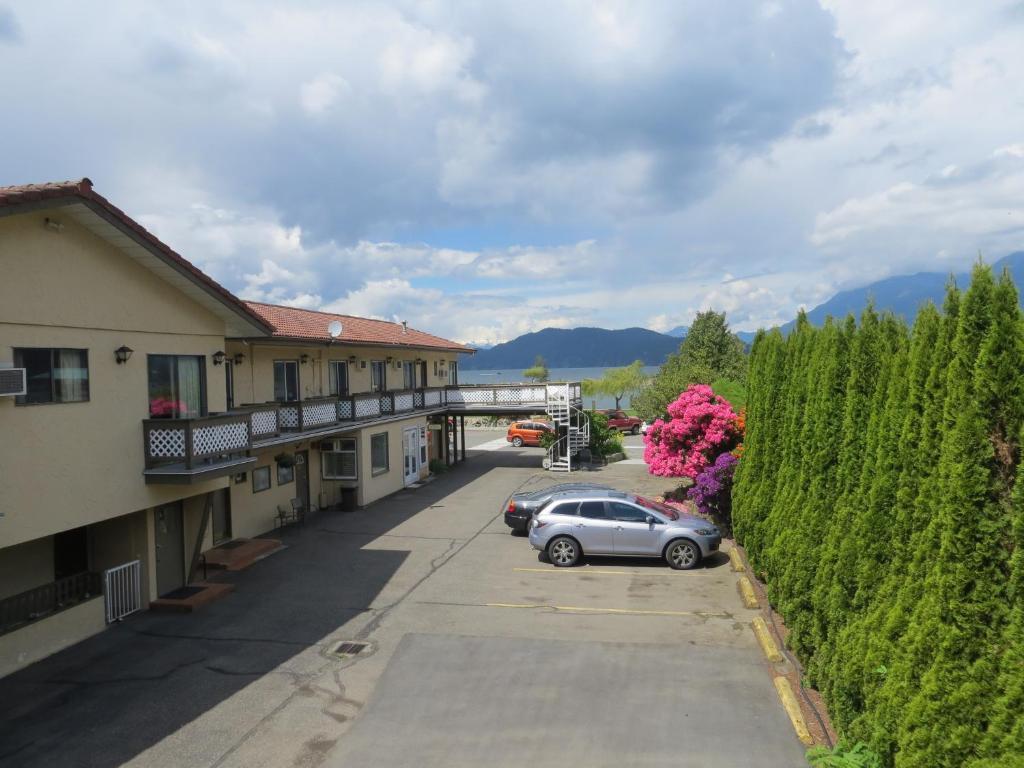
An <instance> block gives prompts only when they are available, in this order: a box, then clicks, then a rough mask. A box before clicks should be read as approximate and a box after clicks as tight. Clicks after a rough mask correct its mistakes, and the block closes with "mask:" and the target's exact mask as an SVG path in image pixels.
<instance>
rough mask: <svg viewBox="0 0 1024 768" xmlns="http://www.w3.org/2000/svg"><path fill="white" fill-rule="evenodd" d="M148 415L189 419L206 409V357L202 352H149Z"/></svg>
mask: <svg viewBox="0 0 1024 768" xmlns="http://www.w3.org/2000/svg"><path fill="white" fill-rule="evenodd" d="M147 365H148V368H149V415H150V416H151V417H152V418H154V419H187V418H192V417H194V416H202V415H204V414H205V413H206V359H205V358H204V357H202V356H200V355H149V356H148V357H147Z"/></svg>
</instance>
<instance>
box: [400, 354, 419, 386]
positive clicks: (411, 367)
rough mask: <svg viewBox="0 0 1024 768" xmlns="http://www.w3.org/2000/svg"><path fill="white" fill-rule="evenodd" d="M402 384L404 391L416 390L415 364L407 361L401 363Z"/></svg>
mask: <svg viewBox="0 0 1024 768" xmlns="http://www.w3.org/2000/svg"><path fill="white" fill-rule="evenodd" d="M402 379H403V381H402V384H403V386H404V387H405V388H406V389H415V388H416V363H414V362H412V361H411V360H407V361H405V362H404V363H402Z"/></svg>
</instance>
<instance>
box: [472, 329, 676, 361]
mask: <svg viewBox="0 0 1024 768" xmlns="http://www.w3.org/2000/svg"><path fill="white" fill-rule="evenodd" d="M677 349H679V339H677V338H673V337H671V336H666V335H665V334H663V333H658V332H656V331H650V330H648V329H646V328H623V329H621V330H617V331H610V330H607V329H605V328H545V329H544V330H542V331H536V332H534V333H527V334H524V335H523V336H519V337H517V338H515V339H512V340H511V341H506V342H505V343H504V344H495V345H494V346H493V347H491V348H490V349H479V350H478V351H477V353H476V354H475V355H472V356H470V357H467V358H464V359H463V360H461V361H459V367H460V368H461V369H462V370H478V371H479V370H485V371H490V370H502V369H506V368H508V369H512V370H515V369H520V370H522V369H525V368H529V367H530V366H531V365H533V361H534V359H535V358H536V357H537V355H540V356H541V357H543V358H544V360H545V362H546V363H547V365H548V367H549V368H591V367H604V366H621V365H629V364H630V363H632V362H633V361H634V360H643V361H644V363H645V364H646V365H661V364H662V363H663V362H664V360H665V357H666V356H668V355H669V354H671V353H673V352H675V351H676V350H677Z"/></svg>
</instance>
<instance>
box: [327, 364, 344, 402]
mask: <svg viewBox="0 0 1024 768" xmlns="http://www.w3.org/2000/svg"><path fill="white" fill-rule="evenodd" d="M327 372H328V375H329V377H330V387H331V394H332V395H347V394H348V363H347V362H346V361H345V360H331V361H330V363H328V368H327Z"/></svg>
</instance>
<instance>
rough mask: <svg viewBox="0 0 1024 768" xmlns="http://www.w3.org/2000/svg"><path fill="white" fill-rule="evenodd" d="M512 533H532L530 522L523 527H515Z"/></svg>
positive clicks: (519, 534) (521, 534) (526, 534)
mask: <svg viewBox="0 0 1024 768" xmlns="http://www.w3.org/2000/svg"><path fill="white" fill-rule="evenodd" d="M512 533H514V534H515V535H516V536H529V535H530V523H529V521H527V523H526V525H525V526H523V527H522V528H513V529H512Z"/></svg>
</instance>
